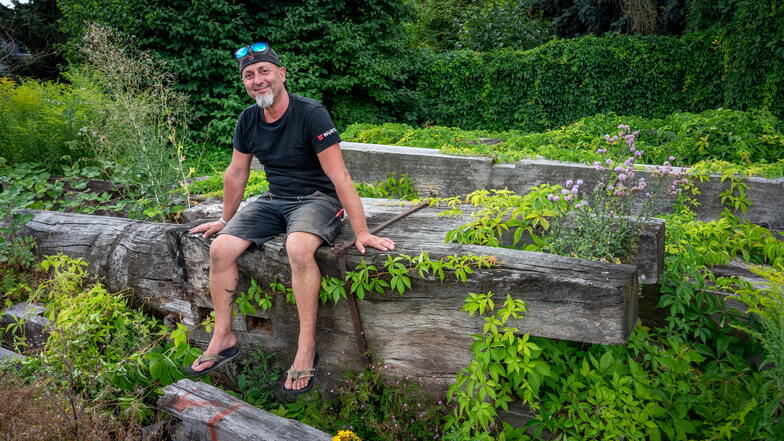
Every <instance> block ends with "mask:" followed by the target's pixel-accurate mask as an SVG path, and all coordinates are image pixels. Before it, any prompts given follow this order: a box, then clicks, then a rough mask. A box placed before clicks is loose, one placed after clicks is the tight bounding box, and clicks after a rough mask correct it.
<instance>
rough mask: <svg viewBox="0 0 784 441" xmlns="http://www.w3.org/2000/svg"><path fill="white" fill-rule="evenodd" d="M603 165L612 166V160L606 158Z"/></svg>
mask: <svg viewBox="0 0 784 441" xmlns="http://www.w3.org/2000/svg"><path fill="white" fill-rule="evenodd" d="M604 163H605V164H607V165H610V164H612V159H609V158H608V159H607V160H606V161H604Z"/></svg>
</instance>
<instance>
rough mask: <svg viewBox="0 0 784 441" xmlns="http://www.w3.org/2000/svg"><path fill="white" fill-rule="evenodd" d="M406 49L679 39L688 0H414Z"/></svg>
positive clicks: (684, 21) (444, 49)
mask: <svg viewBox="0 0 784 441" xmlns="http://www.w3.org/2000/svg"><path fill="white" fill-rule="evenodd" d="M413 4H414V9H415V13H416V15H415V19H414V20H413V22H412V23H410V24H408V25H407V28H408V29H407V30H408V31H409V32H410V35H409V38H410V40H411V42H410V44H411V45H413V46H416V47H428V48H431V49H435V50H438V51H449V50H455V49H471V50H478V51H489V50H493V49H498V48H501V47H508V48H514V49H518V50H520V49H530V48H532V47H535V46H537V45H539V44H542V43H544V42H546V41H547V40H550V39H552V38H554V37H556V36H557V37H560V38H573V37H577V36H582V35H586V34H593V35H597V36H598V35H602V34H604V33H606V32H615V33H623V34H659V35H679V34H680V33H681V32H682V31H683V29H684V27H685V25H686V10H687V5H688V0H653V1H650V0H625V1H614V0H593V1H574V0H483V1H478V2H472V1H467V0H414V1H413Z"/></svg>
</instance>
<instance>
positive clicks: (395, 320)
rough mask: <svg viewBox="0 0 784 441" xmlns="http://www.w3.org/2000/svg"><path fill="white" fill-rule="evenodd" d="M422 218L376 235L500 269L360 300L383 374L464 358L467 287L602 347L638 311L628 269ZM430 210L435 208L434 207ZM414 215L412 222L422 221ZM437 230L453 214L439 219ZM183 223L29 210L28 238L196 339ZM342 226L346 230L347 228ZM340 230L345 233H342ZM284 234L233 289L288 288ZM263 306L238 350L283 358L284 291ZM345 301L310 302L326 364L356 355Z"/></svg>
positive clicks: (245, 321)
mask: <svg viewBox="0 0 784 441" xmlns="http://www.w3.org/2000/svg"><path fill="white" fill-rule="evenodd" d="M367 207H368V210H367V211H368V213H369V221H370V223H371V225H376V224H378V223H380V222H381V221H382V220H383V219H385V218H388V217H391V216H392V215H394V214H397V213H399V212H401V211H403V210H404V208H403V207H400V206H399V205H397V204H389V203H386V204H384V203H381V202H379V203H378V204H377V205H376V206H374V207H373V208H372V209H371V205H370V204H368V205H367ZM427 215H428V214H427V213H423V212H420V213H416V214H414V215H412V216H411V217H410V218H406V219H404V220H403V221H401V222H400V223H398V224H395V225H394V226H392V227H390V228H389V229H388V230H386V231H385V234H388V235H389V236H391V237H393V238H394V239H395V240H396V241H397V252H400V253H406V254H409V255H416V254H419V253H420V252H422V251H427V252H428V253H429V254H430V256H431V257H432V258H433V259H438V258H442V257H444V256H448V255H464V254H469V253H470V254H474V255H492V256H495V257H496V259H497V262H498V264H497V265H496V266H494V267H493V268H490V269H481V270H478V271H476V272H475V274H473V275H472V276H471V277H470V278H469V279H468V281H467V282H466V283H459V282H457V281H456V280H455V278H454V277H453V276H451V275H447V279H446V280H445V281H444V282H443V283H442V282H440V281H438V280H437V279H435V278H433V277H428V278H425V279H420V278H418V277H416V276H414V277H413V278H412V282H413V291H412V292H410V293H406V294H405V295H403V296H398V295H394V294H387V295H375V294H374V295H369V296H367V297H366V298H365V300H364V301H363V302H361V303H360V313H361V319H362V323H363V325H364V330H365V334H366V337H367V340H368V345H369V347H370V348H371V349H372V350H373V352H374V354H375V355H376V356H377V357H379V358H380V359H382V360H383V361H384V362H385V363H386V364H387V365H388V366H389V372H390V373H394V374H399V375H413V376H416V377H419V379H420V380H422V381H423V382H425V383H428V386H430V387H432V388H434V389H435V390H443V389H444V388H445V387H446V385H447V384H448V383H449V382H450V381H452V379H453V378H454V375H455V374H456V373H457V372H458V371H459V370H460V368H462V367H463V366H465V365H466V364H467V363H468V362H469V361H470V359H471V351H470V346H471V342H472V339H471V335H472V334H475V333H478V332H481V329H482V321H481V319H479V318H476V317H470V316H468V314H467V313H465V312H463V311H461V308H462V306H463V302H464V300H465V298H466V293H467V292H476V293H480V292H481V293H484V292H488V291H492V292H494V293H496V294H497V295H498V296H499V298H500V297H501V296H504V297H505V296H506V294H511V295H512V296H513V297H515V298H519V299H523V300H524V301H525V302H526V305H527V314H526V317H525V318H524V319H522V320H520V321H517V322H515V323H513V325H514V326H517V327H518V328H519V329H520V332H528V333H531V334H532V335H538V336H544V337H550V338H557V339H567V340H576V341H584V342H591V343H602V344H619V343H623V342H625V341H626V339H627V337H628V336H629V334H630V332H631V331H632V329H633V327H634V325H635V323H636V320H637V316H638V311H637V275H638V271H637V268H636V267H634V266H631V265H615V264H610V263H603V262H593V261H586V260H582V259H576V258H571V257H562V256H554V255H549V254H543V253H534V252H526V251H519V250H511V249H499V248H489V247H482V246H471V245H454V244H444V243H443V240H442V237H443V235H441V236H439V237H436V236H434V235H433V234H432V233H428V231H429V229H428V228H427V225H426V222H425V221H424V220H425V219H426V218H427ZM431 215H432V214H431ZM420 216H421V217H420ZM442 221H443V222H444V226H445V227H447V226H448V225H449V222H455V220H454V219H452V220H450V219H443V220H442ZM187 229H188V226H185V225H175V224H161V223H149V222H140V221H133V220H127V219H119V218H112V217H103V216H89V215H80V214H69V213H55V212H38V213H37V214H36V216H35V217H34V219H33V220H32V221H30V222H29V223H28V224H27V226H26V230H25V233H26V234H29V235H32V236H34V237H36V238H37V242H38V244H37V247H38V253H40V254H54V253H59V252H62V253H66V254H68V255H71V256H73V257H83V258H85V260H86V261H88V262H89V263H90V264H91V265H90V270H91V271H93V272H94V273H97V274H99V275H100V276H102V277H103V278H104V279H105V281H106V283H107V285H108V286H109V287H110V288H111V289H114V290H121V289H127V288H132V289H133V292H134V294H135V296H136V298H137V299H139V300H140V301H141V302H143V303H144V304H145V306H146V307H147V308H149V309H152V310H155V311H158V312H159V313H161V314H174V315H177V316H178V317H179V318H180V319H181V320H182V322H184V323H185V324H187V325H189V326H193V327H194V328H195V329H194V331H193V333H192V336H193V337H194V338H195V340H196V341H197V342H198V343H200V344H205V345H206V342H207V341H209V335H208V334H206V333H205V332H204V331H203V329H202V328H200V327H198V326H197V325H198V324H199V323H200V322H201V321H202V320H203V319H204V318H205V317H207V315H208V314H209V312H210V311H211V309H212V304H211V300H210V296H209V284H208V274H209V241H208V240H204V239H202V238H201V237H192V236H189V235H187V234H186V231H187ZM345 230H348V228H346V229H345ZM346 233H347V231H344V233H343V234H344V236H343V238H344V239H346V238H347V237H348V236H346V235H345V234H346ZM283 245H284V244H283V239H282V237H278V238H275V239H273V240H271V241H269V242H268V243H266V244H265V245H264V246H262V247H260V248H258V249H254V250H250V251H249V252H247V253H245V254H243V256H242V257H241V258H240V259H239V268H240V273H241V281H240V288H241V289H243V288H244V287H246V286H247V284H248V281H249V280H250V279H255V280H257V281H259V282H260V283H261V284H262V285H263V286H264V285H265V284H266V283H268V282H270V281H272V280H273V279H278V280H281V281H283V282H284V283H286V284H289V283H290V280H289V267H288V259H287V256H286V252H285V249H284V246H283ZM386 257H387V254H386V253H380V252H376V251H369V252H368V253H367V254H366V255H364V256H361V255H359V254H358V253H357V252H356V250H351V251H350V252H349V253H348V264H349V267H350V268H351V267H353V266H354V265H356V264H358V263H359V262H360V260H361V259H365V260H366V261H367V262H369V263H371V264H376V265H378V266H380V265H381V264H382V263H383V261H385V260H386ZM317 258H318V261H319V265H320V267H321V269H322V271H323V272H324V273H326V274H332V275H337V269H336V263H335V258H334V255H333V254H332V253H331V251H330V250H329V248H327V247H322V248H321V249H320V250H319V252H318V253H317ZM273 300H274V302H273V303H274V306H273V308H272V310H270V311H268V312H261V311H259V312H258V313H257V314H252V315H249V316H245V317H243V316H241V315H237V316H236V317H235V319H234V323H233V326H234V329H235V330H237V331H238V333H239V338H240V344H241V345H242V346H243V347H245V348H246V349H247V348H248V347H249V346H250V345H252V344H254V343H257V342H260V343H262V344H263V346H264V347H265V349H266V350H268V351H270V352H272V353H275V354H277V355H278V358H277V359H278V360H279V361H282V360H284V359H288V358H289V357H291V356H292V354H293V353H294V348H295V347H296V342H297V332H298V322H297V315H296V308H295V307H294V306H292V305H289V304H288V303H286V302H285V299H283V298H282V297H281V296H275V297H274V298H273ZM349 317H350V314H349V312H348V309H347V307H346V302H340V303H338V304H337V305H332V304H327V305H324V306H322V307H320V308H319V316H318V331H317V332H318V336H319V345H320V348H321V349H320V351H321V353H322V364H323V365H324V368H325V369H327V370H329V369H340V368H341V367H343V368H344V367H346V365H347V364H348V365H351V364H352V363H355V366H356V365H359V364H360V363H361V360H362V357H361V355H360V354H358V353H357V350H356V345H355V339H354V333H353V327H352V323H351V320H350V318H349Z"/></svg>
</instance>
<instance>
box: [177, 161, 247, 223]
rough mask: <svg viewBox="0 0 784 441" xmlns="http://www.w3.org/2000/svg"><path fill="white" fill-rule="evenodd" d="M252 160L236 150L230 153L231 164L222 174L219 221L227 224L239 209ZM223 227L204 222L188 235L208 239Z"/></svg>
mask: <svg viewBox="0 0 784 441" xmlns="http://www.w3.org/2000/svg"><path fill="white" fill-rule="evenodd" d="M252 160H253V155H252V154H249V153H240V152H238V151H237V150H234V152H233V153H232V156H231V163H230V164H229V166H228V167H227V168H226V172H225V173H223V215H222V216H221V219H223V220H224V221H227V222H228V221H229V220H230V219H231V218H232V217H233V216H234V214H235V213H237V209H239V206H240V203H241V202H242V195H243V194H244V193H245V185H246V184H247V183H248V176H250V163H251V161H252ZM224 226H225V224H224V223H223V222H220V221H215V222H206V223H203V224H201V225H198V226H196V227H194V228H191V229H190V230H189V231H188V233H189V234H195V233H201V232H204V237H210V236H211V235H213V234H215V233H218V232H219V231H221V230H222V229H223V227H224Z"/></svg>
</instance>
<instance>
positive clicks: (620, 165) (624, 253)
mask: <svg viewBox="0 0 784 441" xmlns="http://www.w3.org/2000/svg"><path fill="white" fill-rule="evenodd" d="M618 129H619V130H620V131H619V132H618V134H617V135H615V136H613V137H610V136H609V135H606V136H605V140H606V141H607V143H608V145H607V146H605V148H601V149H598V151H597V153H599V154H600V155H607V156H609V158H607V159H606V160H604V161H603V162H600V161H594V164H593V165H594V167H595V168H596V170H597V171H599V172H600V173H602V176H601V178H600V180H599V182H598V183H597V184H596V185H595V186H594V188H593V190H592V191H591V194H590V196H589V197H587V198H586V199H587V200H583V201H579V202H578V199H577V198H578V197H579V194H580V186H581V185H583V182H582V181H581V180H579V179H578V180H577V181H572V180H571V179H570V180H567V181H566V183H565V188H563V189H562V190H561V195H550V196H548V197H549V198H550V199H551V200H553V201H555V202H558V201H559V200H560V199H561V198H563V199H564V200H565V201H566V202H567V204H568V205H567V207H568V208H567V210H564V211H560V212H559V214H558V215H556V216H555V217H554V218H553V219H552V221H551V224H552V225H553V226H554V227H553V228H551V229H549V230H548V231H547V233H546V234H545V235H544V237H543V243H544V245H543V246H542V250H543V251H545V252H550V253H554V254H560V255H573V256H576V257H581V258H584V259H593V260H604V261H616V262H621V261H624V262H628V259H629V258H630V256H631V255H632V253H633V251H634V250H635V249H636V247H637V243H638V242H639V233H640V230H641V228H642V225H644V224H645V222H647V221H648V220H649V219H650V218H651V217H652V216H653V215H654V214H655V213H656V212H657V211H663V210H664V209H663V208H662V207H661V205H662V201H663V200H664V198H665V196H666V194H677V193H678V192H680V191H681V188H680V187H681V186H682V185H685V184H687V183H688V180H686V179H681V176H680V174H679V173H678V172H676V171H675V170H674V169H673V167H672V166H671V165H670V161H674V160H675V158H674V157H672V156H671V157H670V158H668V159H669V160H668V161H665V162H664V164H663V166H661V167H660V166H656V167H655V168H654V170H653V172H652V180H651V182H650V183H649V182H648V181H647V180H646V179H645V178H644V177H641V176H639V175H638V174H635V169H634V163H635V161H636V160H637V158H640V157H642V156H643V151H642V150H638V149H637V148H636V140H637V137H638V136H639V131H635V132H631V129H630V127H629V126H628V125H620V126H618ZM612 150H620V151H619V152H614V153H615V154H612V153H610V152H611V151H612ZM624 154H626V155H628V156H627V157H626V158H625V160H624V161H623V162H621V161H620V160H614V159H612V158H617V157H619V156H621V157H622V155H624ZM637 173H639V171H638V172H637ZM640 200H641V201H642V202H639V201H640ZM567 216H569V218H567ZM567 220H568V221H569V225H566V224H567Z"/></svg>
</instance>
